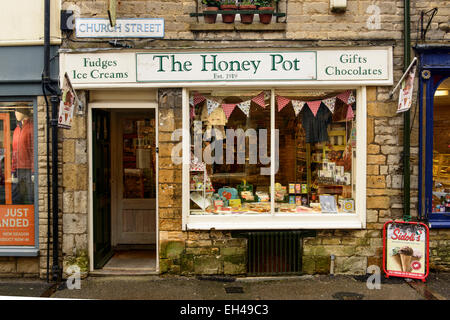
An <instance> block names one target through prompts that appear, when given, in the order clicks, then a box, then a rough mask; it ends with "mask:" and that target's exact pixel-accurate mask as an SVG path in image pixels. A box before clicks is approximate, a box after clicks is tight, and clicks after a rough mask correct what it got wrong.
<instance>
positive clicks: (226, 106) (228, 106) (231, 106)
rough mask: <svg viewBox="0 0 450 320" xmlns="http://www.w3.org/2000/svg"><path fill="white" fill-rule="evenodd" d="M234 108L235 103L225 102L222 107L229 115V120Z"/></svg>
mask: <svg viewBox="0 0 450 320" xmlns="http://www.w3.org/2000/svg"><path fill="white" fill-rule="evenodd" d="M234 108H236V104H234V103H223V104H222V109H223V112H225V115H226V116H227V120H228V119H230V116H231V113H232V112H233V110H234Z"/></svg>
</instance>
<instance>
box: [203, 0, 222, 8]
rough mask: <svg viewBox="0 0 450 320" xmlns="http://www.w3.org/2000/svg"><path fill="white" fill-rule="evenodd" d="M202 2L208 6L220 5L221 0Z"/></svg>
mask: <svg viewBox="0 0 450 320" xmlns="http://www.w3.org/2000/svg"><path fill="white" fill-rule="evenodd" d="M202 3H203V4H205V5H206V6H207V7H220V1H219V0H202Z"/></svg>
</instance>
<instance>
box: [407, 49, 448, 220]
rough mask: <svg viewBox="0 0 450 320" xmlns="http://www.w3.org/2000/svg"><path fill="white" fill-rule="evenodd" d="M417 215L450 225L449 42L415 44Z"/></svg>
mask: <svg viewBox="0 0 450 320" xmlns="http://www.w3.org/2000/svg"><path fill="white" fill-rule="evenodd" d="M414 49H415V51H416V54H417V56H418V58H419V74H418V75H419V77H418V78H419V80H418V81H419V88H418V95H419V98H418V102H419V168H420V170H419V208H418V209H419V216H420V217H421V218H424V219H426V220H427V221H428V224H429V227H430V228H450V130H449V127H450V96H449V91H450V78H449V76H450V46H443V45H418V46H416V47H415V48H414Z"/></svg>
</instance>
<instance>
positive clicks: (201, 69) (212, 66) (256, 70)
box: [136, 51, 317, 82]
mask: <svg viewBox="0 0 450 320" xmlns="http://www.w3.org/2000/svg"><path fill="white" fill-rule="evenodd" d="M136 63H137V65H138V66H139V68H138V70H137V81H138V82H167V81H255V80H260V81H261V80H315V79H316V78H317V75H316V52H314V51H302V52H214V53H138V54H137V56H136Z"/></svg>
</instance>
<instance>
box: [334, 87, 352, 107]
mask: <svg viewBox="0 0 450 320" xmlns="http://www.w3.org/2000/svg"><path fill="white" fill-rule="evenodd" d="M350 93H351V91H350V90H347V91H344V92H342V93H339V94H338V95H337V96H336V98H338V99H339V100H341V101H342V102H343V103H345V104H348V97H350Z"/></svg>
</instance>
